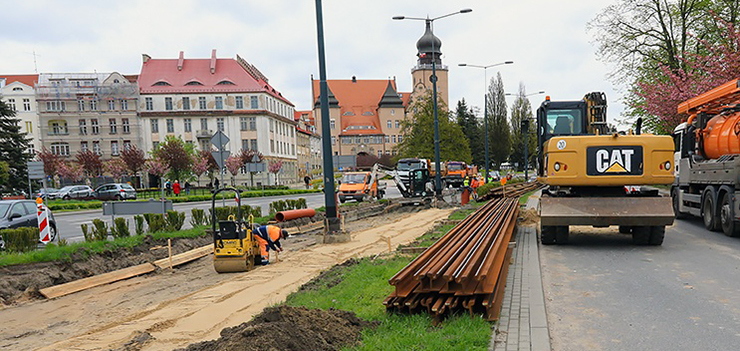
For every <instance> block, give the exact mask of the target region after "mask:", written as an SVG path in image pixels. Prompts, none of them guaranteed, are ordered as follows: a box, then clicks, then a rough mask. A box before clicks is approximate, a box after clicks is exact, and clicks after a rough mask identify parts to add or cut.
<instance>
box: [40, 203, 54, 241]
mask: <svg viewBox="0 0 740 351" xmlns="http://www.w3.org/2000/svg"><path fill="white" fill-rule="evenodd" d="M36 216H37V219H38V223H39V239H40V240H41V242H42V243H44V244H46V243H48V242H50V241H51V229H50V226H49V209H48V208H46V207H45V206H44V202H43V200H42V199H41V198H37V199H36Z"/></svg>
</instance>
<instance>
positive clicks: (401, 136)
mask: <svg viewBox="0 0 740 351" xmlns="http://www.w3.org/2000/svg"><path fill="white" fill-rule="evenodd" d="M402 141H403V135H399V136H398V143H399V144H400V143H401V142H402Z"/></svg>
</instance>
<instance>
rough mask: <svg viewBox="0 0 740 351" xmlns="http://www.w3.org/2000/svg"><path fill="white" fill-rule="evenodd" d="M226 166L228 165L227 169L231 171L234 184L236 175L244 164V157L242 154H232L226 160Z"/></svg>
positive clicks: (232, 184)
mask: <svg viewBox="0 0 740 351" xmlns="http://www.w3.org/2000/svg"><path fill="white" fill-rule="evenodd" d="M224 166H225V167H226V170H228V171H229V173H231V186H234V185H235V184H234V180H235V178H236V175H237V174H238V173H239V170H240V169H241V168H242V166H244V163H242V158H241V156H240V155H231V156H229V157H228V158H227V159H226V160H224Z"/></svg>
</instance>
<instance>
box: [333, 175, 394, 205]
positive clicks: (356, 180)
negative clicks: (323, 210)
mask: <svg viewBox="0 0 740 351" xmlns="http://www.w3.org/2000/svg"><path fill="white" fill-rule="evenodd" d="M337 195H338V196H339V202H341V203H344V202H345V201H347V200H352V199H354V200H355V201H357V202H362V201H364V200H370V199H373V198H374V199H382V198H383V195H385V185H384V184H380V183H379V182H378V178H377V177H372V173H371V172H346V173H344V175H343V176H342V180H341V184H339V191H338V192H337Z"/></svg>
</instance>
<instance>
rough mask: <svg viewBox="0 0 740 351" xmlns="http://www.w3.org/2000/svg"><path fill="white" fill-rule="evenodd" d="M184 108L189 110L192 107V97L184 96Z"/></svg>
mask: <svg viewBox="0 0 740 351" xmlns="http://www.w3.org/2000/svg"><path fill="white" fill-rule="evenodd" d="M182 109H183V110H189V109H190V98H189V97H187V96H185V97H183V98H182Z"/></svg>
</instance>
